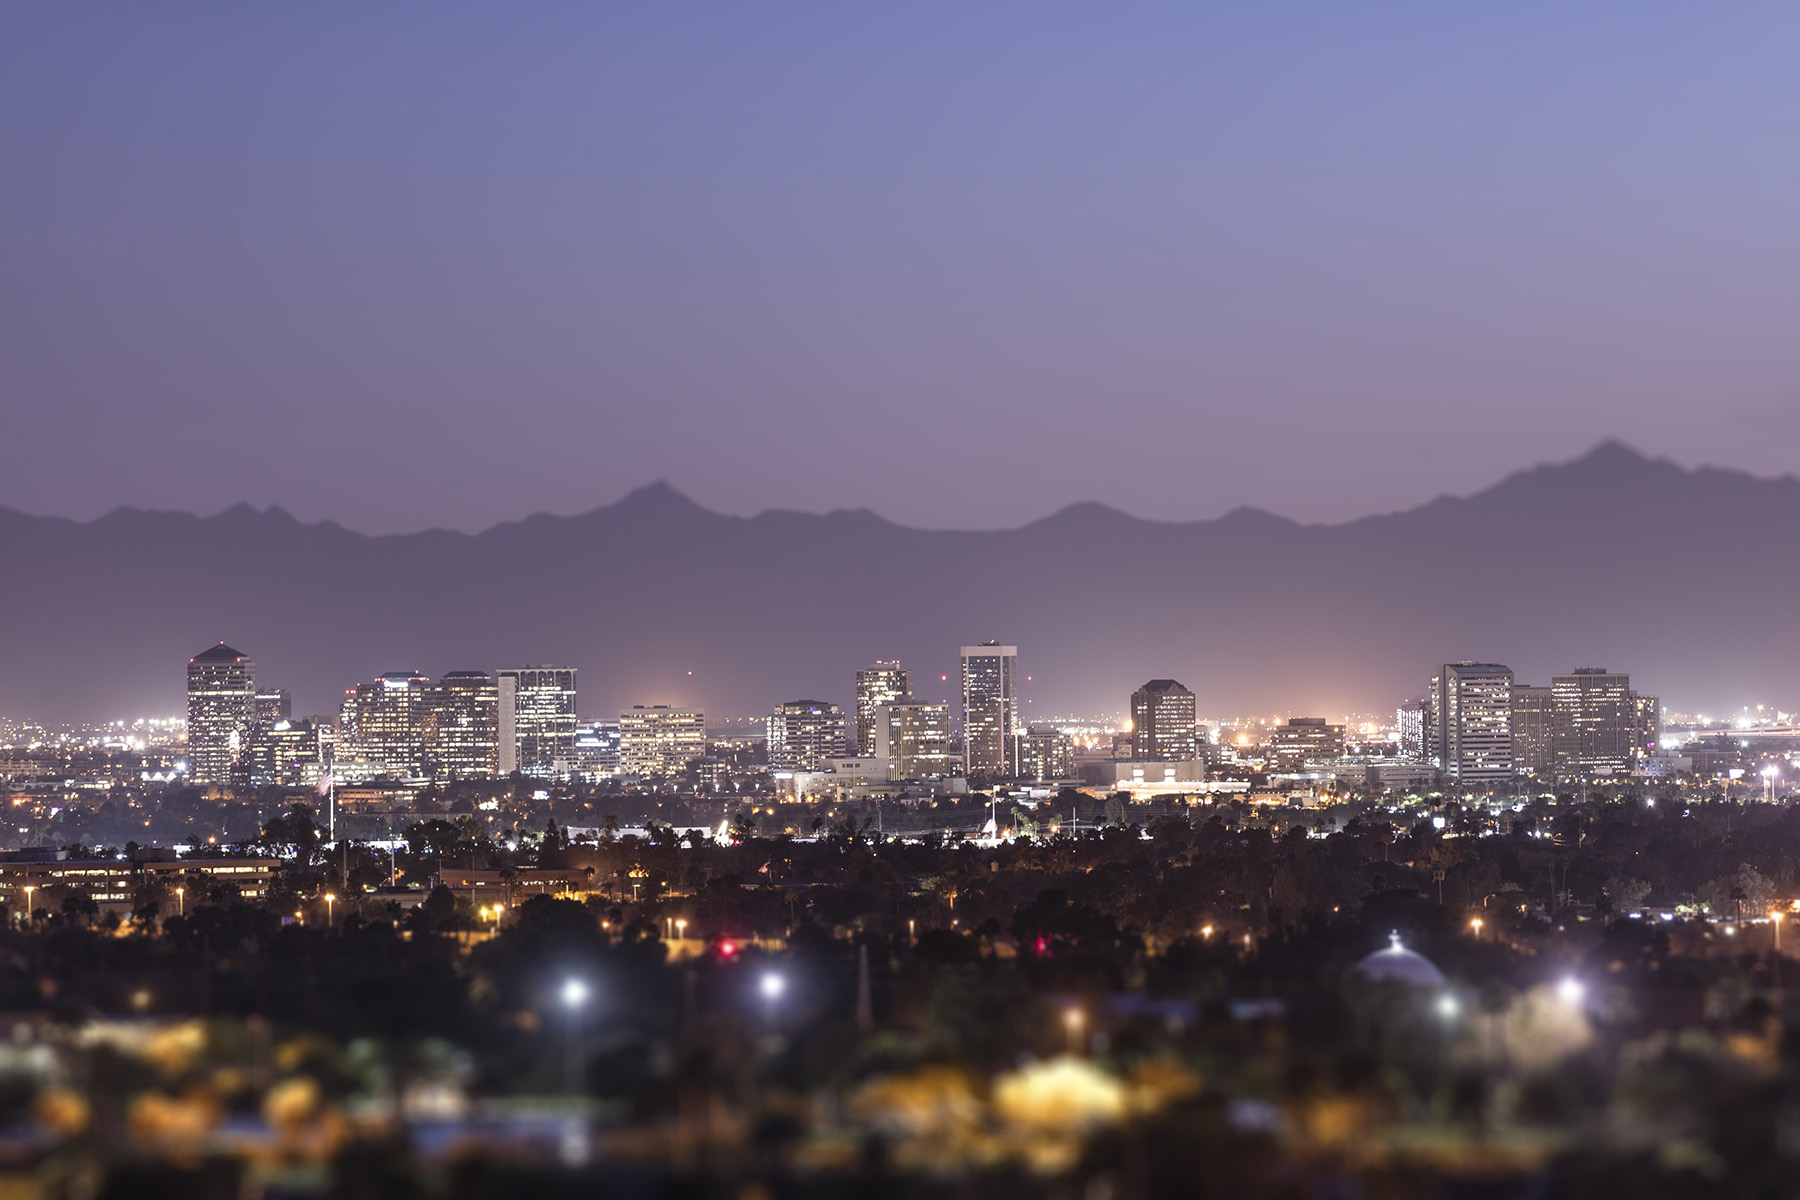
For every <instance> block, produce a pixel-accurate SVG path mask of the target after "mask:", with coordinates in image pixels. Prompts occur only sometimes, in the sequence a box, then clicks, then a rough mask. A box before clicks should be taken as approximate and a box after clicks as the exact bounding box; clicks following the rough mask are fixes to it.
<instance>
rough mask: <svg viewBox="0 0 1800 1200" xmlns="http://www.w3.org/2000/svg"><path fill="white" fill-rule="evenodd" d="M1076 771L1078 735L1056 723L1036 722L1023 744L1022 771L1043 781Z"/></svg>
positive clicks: (1032, 777) (1063, 776) (1060, 777)
mask: <svg viewBox="0 0 1800 1200" xmlns="http://www.w3.org/2000/svg"><path fill="white" fill-rule="evenodd" d="M1074 773H1075V739H1074V738H1072V737H1070V736H1069V735H1068V734H1066V733H1064V732H1063V731H1062V730H1060V729H1058V728H1057V727H1056V726H1054V725H1033V726H1031V728H1030V729H1029V730H1027V731H1026V734H1025V738H1024V741H1023V742H1022V743H1021V746H1020V762H1019V774H1021V775H1023V776H1025V777H1026V778H1028V779H1035V780H1038V781H1039V782H1042V781H1043V780H1046V779H1067V778H1069V777H1070V776H1071V775H1073V774H1074Z"/></svg>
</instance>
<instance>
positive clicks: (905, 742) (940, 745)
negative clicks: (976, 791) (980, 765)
mask: <svg viewBox="0 0 1800 1200" xmlns="http://www.w3.org/2000/svg"><path fill="white" fill-rule="evenodd" d="M873 757H876V758H885V759H887V760H888V778H890V779H938V778H943V777H946V776H950V775H954V774H955V773H956V769H957V767H958V765H959V764H958V763H957V761H956V756H955V755H953V754H951V753H950V706H949V705H948V704H921V703H919V702H917V701H908V702H907V703H904V704H884V705H882V706H881V707H880V708H879V709H878V710H876V722H875V751H874V755H873Z"/></svg>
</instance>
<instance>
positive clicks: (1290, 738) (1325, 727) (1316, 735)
mask: <svg viewBox="0 0 1800 1200" xmlns="http://www.w3.org/2000/svg"><path fill="white" fill-rule="evenodd" d="M1269 749H1270V751H1271V752H1272V753H1273V754H1274V756H1275V761H1276V762H1278V763H1280V764H1281V765H1282V766H1284V767H1288V768H1290V769H1297V768H1299V767H1301V766H1304V765H1305V764H1307V763H1323V762H1333V761H1335V760H1337V759H1340V758H1342V757H1343V756H1344V727H1343V726H1342V725H1332V724H1328V723H1327V722H1326V720H1325V718H1324V717H1289V718H1288V723H1287V724H1286V725H1277V726H1276V727H1275V728H1274V729H1273V730H1271V731H1270V733H1269Z"/></svg>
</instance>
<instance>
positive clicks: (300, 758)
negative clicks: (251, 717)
mask: <svg viewBox="0 0 1800 1200" xmlns="http://www.w3.org/2000/svg"><path fill="white" fill-rule="evenodd" d="M330 728H331V727H330V726H329V725H326V726H323V727H321V726H320V725H318V724H317V723H316V722H313V721H304V720H303V721H290V720H288V719H286V718H285V717H284V718H282V719H281V720H278V721H276V722H275V723H274V724H272V725H259V726H257V728H256V731H255V732H254V733H253V734H251V736H250V750H249V754H248V775H249V778H250V782H251V783H252V784H254V785H256V786H257V787H263V786H266V785H269V784H279V785H281V786H283V787H308V786H311V785H314V784H317V783H318V782H319V775H320V773H321V772H322V771H324V769H325V760H326V755H327V752H328V751H329V749H330V745H331V742H330V737H329V734H328V731H329V730H330Z"/></svg>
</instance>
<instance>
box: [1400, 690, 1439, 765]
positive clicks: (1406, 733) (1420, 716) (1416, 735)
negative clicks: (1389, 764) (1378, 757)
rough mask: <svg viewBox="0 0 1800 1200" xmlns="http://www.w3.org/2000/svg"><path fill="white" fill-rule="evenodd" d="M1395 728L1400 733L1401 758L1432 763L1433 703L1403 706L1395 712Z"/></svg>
mask: <svg viewBox="0 0 1800 1200" xmlns="http://www.w3.org/2000/svg"><path fill="white" fill-rule="evenodd" d="M1394 726H1395V728H1396V729H1398V730H1399V732H1400V757H1402V758H1405V759H1410V760H1411V761H1413V762H1417V763H1422V762H1429V761H1431V701H1429V700H1408V701H1407V702H1406V703H1405V704H1402V705H1401V706H1400V707H1399V708H1397V709H1395V710H1394Z"/></svg>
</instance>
